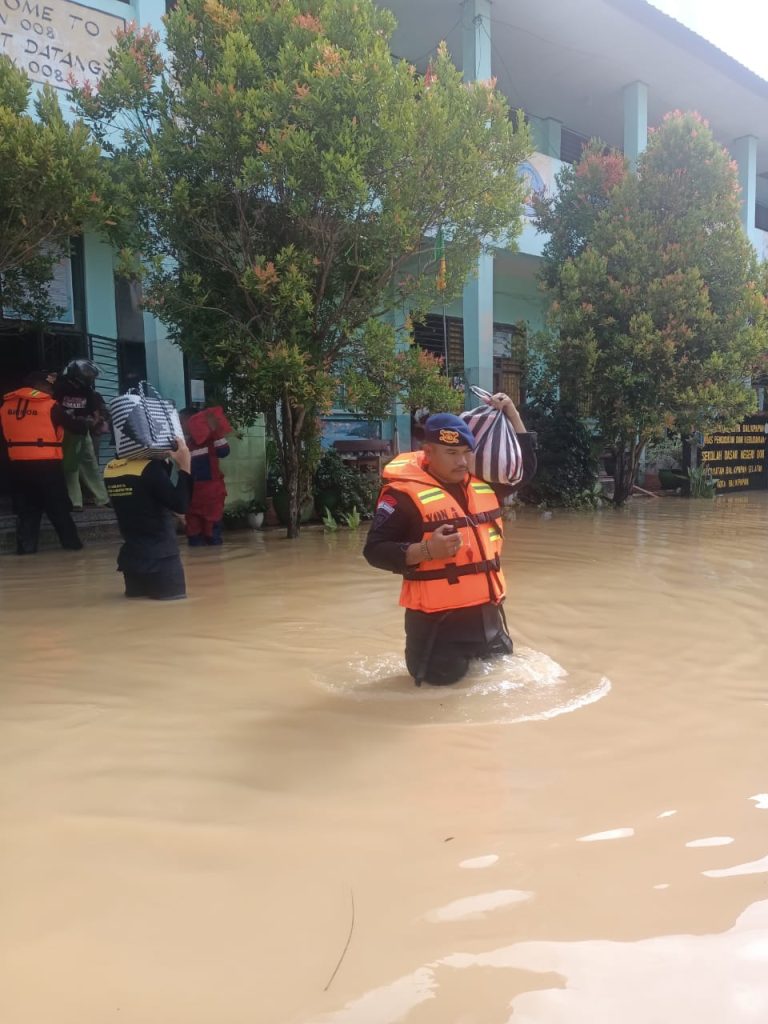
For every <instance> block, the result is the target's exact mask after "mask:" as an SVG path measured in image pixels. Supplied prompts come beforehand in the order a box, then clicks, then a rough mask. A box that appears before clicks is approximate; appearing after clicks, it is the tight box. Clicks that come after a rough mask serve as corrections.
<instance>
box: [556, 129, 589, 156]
mask: <svg viewBox="0 0 768 1024" xmlns="http://www.w3.org/2000/svg"><path fill="white" fill-rule="evenodd" d="M588 142H589V137H588V136H587V135H579V133H578V132H574V131H571V129H570V128H563V129H562V131H561V133H560V159H561V160H562V161H563V162H564V163H566V164H577V163H578V162H579V160H580V159H581V154H582V150H583V149H584V147H585V146H586V144H587V143H588Z"/></svg>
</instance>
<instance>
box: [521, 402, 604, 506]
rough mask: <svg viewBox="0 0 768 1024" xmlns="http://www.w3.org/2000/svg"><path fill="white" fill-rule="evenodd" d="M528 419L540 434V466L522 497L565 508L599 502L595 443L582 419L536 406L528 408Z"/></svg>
mask: <svg viewBox="0 0 768 1024" xmlns="http://www.w3.org/2000/svg"><path fill="white" fill-rule="evenodd" d="M525 422H526V425H527V427H528V429H529V430H532V431H536V433H537V434H538V450H537V460H538V468H537V470H536V475H535V477H534V478H533V480H532V481H531V482H530V483H529V484H527V485H526V486H525V487H524V488H522V489H521V491H520V492H519V496H520V498H521V499H522V500H523V501H525V502H527V503H529V504H533V505H559V506H563V507H565V508H584V507H590V506H591V507H594V506H595V505H597V504H599V502H600V494H601V492H600V488H599V487H597V486H596V483H597V453H596V450H595V448H596V446H595V441H594V438H593V437H592V435H591V433H590V431H589V429H588V428H587V427H586V426H585V424H584V422H583V420H581V419H580V418H579V417H578V416H576V415H575V414H574V413H571V412H566V411H564V410H562V409H560V408H558V407H553V408H551V409H548V408H544V407H543V406H533V407H531V408H529V409H527V410H526V412H525Z"/></svg>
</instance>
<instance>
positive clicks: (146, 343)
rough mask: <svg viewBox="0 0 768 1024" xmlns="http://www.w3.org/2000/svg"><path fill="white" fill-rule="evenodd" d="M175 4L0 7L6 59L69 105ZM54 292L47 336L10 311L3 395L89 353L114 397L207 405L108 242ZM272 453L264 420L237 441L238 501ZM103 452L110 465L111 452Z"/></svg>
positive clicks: (75, 256) (99, 243)
mask: <svg viewBox="0 0 768 1024" xmlns="http://www.w3.org/2000/svg"><path fill="white" fill-rule="evenodd" d="M167 6H168V5H167V4H166V0H86V2H75V0H0V53H2V54H6V55H7V56H10V57H11V58H12V59H13V60H14V61H15V63H16V64H17V65H18V66H19V67H21V68H23V69H24V70H25V71H26V72H27V74H28V76H29V78H30V79H31V80H32V81H33V82H35V83H39V84H42V83H46V82H47V83H49V84H50V85H52V86H54V87H55V88H56V89H59V90H60V101H61V103H62V106H63V107H65V98H66V90H67V82H68V79H69V78H70V76H74V77H75V78H76V79H77V80H79V81H83V80H85V79H88V80H90V81H92V82H93V81H97V80H98V78H99V77H100V75H101V72H102V68H103V67H104V63H105V60H106V57H107V52H108V50H109V48H110V46H111V45H112V43H113V40H114V33H115V31H116V30H118V29H120V28H124V27H125V26H126V25H127V24H128V23H129V22H136V23H137V24H139V25H149V26H151V27H152V28H154V29H156V30H158V31H160V30H162V18H163V15H164V14H165V13H166V8H167ZM52 289H53V292H54V296H53V297H54V301H55V304H56V305H57V306H59V307H61V308H62V309H63V310H64V312H63V313H62V314H61V318H60V320H59V321H58V322H56V323H50V324H48V325H47V327H46V329H45V330H38V329H32V328H30V329H25V324H24V323H23V322H18V321H15V320H14V316H13V311H12V310H2V312H0V316H2V319H3V320H4V321H5V323H4V324H2V323H0V328H2V327H5V328H11V330H10V331H5V332H3V333H4V338H3V344H2V345H1V346H0V394H2V393H3V392H5V391H7V390H9V389H10V388H12V387H15V386H17V385H18V384H19V383H20V381H21V379H22V378H23V376H24V375H25V374H26V373H28V372H29V371H30V370H33V369H43V368H44V369H55V370H58V369H61V368H62V367H63V366H64V365H65V364H66V363H67V362H68V361H69V360H70V359H72V358H75V357H77V356H90V357H91V358H93V359H94V361H95V362H96V363H97V365H98V366H99V369H100V371H101V374H100V377H99V385H98V386H99V390H100V391H101V393H102V394H103V395H104V397H105V398H107V399H109V398H111V397H113V396H114V395H116V394H118V393H120V392H121V391H124V390H126V389H127V388H128V387H129V386H132V385H133V384H135V383H136V382H138V381H139V380H144V379H146V380H148V381H149V382H150V383H151V384H153V385H154V386H155V387H156V388H157V389H158V391H160V393H161V394H162V395H163V396H164V397H166V398H169V399H171V400H172V401H174V402H175V403H176V405H177V406H178V407H179V408H182V407H184V406H185V405H187V404H189V403H190V402H197V403H198V404H201V403H204V401H205V379H204V372H200V370H199V368H197V367H194V366H193V367H191V368H190V367H188V366H187V365H186V362H185V359H184V356H183V354H182V351H181V349H180V348H179V347H178V346H177V345H175V344H173V343H172V342H171V341H169V339H168V333H167V330H166V328H165V326H164V325H163V323H162V322H161V321H159V320H158V319H157V318H156V317H154V316H152V315H151V314H149V313H146V312H144V311H143V309H142V304H141V298H142V296H141V289H140V285H139V284H138V283H137V282H131V281H128V280H126V279H125V278H121V277H118V276H117V275H116V274H115V253H114V252H113V250H112V248H111V246H110V245H109V244H108V243H107V242H105V241H104V240H103V239H102V238H100V237H99V236H98V235H96V234H94V233H88V232H87V233H86V234H85V235H84V236H83V237H82V238H81V239H76V240H74V242H73V247H72V253H71V258H69V259H65V260H63V261H62V262H61V264H60V265H59V266H58V267H57V272H56V277H55V279H54V281H53V284H52ZM264 447H265V446H264V428H263V424H261V423H258V424H256V425H255V426H253V427H252V428H251V429H249V430H247V431H245V432H244V435H243V437H242V438H238V439H236V440H234V443H233V446H232V448H233V451H232V456H231V457H230V459H229V460H228V462H227V464H226V467H227V470H228V472H227V476H228V478H229V491H230V497H231V498H234V499H236V500H239V499H249V498H252V497H253V496H254V495H256V496H257V497H259V498H261V497H263V493H264V483H265V479H266V471H265V456H264ZM101 454H102V458H103V459H106V458H108V457H109V455H110V449H109V447H108V446H106V445H103V446H102V453H101Z"/></svg>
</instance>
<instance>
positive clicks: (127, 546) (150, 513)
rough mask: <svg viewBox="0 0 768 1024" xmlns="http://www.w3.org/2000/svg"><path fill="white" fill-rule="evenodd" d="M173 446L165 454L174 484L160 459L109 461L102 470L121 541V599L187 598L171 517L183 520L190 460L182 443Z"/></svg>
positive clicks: (118, 562) (190, 465)
mask: <svg viewBox="0 0 768 1024" xmlns="http://www.w3.org/2000/svg"><path fill="white" fill-rule="evenodd" d="M176 443H177V446H178V447H177V448H176V451H173V452H171V453H170V458H171V459H172V460H173V462H175V463H176V466H177V468H178V471H179V475H178V480H177V482H176V483H175V484H173V483H172V482H171V477H170V468H171V467H170V465H169V463H168V462H167V461H166V460H165V459H164V458H154V459H113V460H112V462H110V463H109V464H108V465H107V466H106V468H105V470H104V479H105V483H106V487H107V494H108V495H109V498H110V501H111V502H112V505H113V507H114V510H115V514H116V516H117V521H118V524H119V526H120V532H121V534H122V536H123V545H122V547H121V548H120V552H119V554H118V558H117V568H118V571H119V572H121V573H122V574H123V577H124V579H125V596H126V597H149V598H153V599H154V600H156V601H174V600H178V599H179V598H182V597H186V595H187V589H186V581H185V578H184V567H183V565H182V564H181V557H180V555H179V544H178V541H177V539H176V520H175V518H174V514H175V515H183V514H184V513H185V512H186V510H187V507H188V505H189V499H190V497H191V494H192V475H191V469H192V459H191V456H190V453H189V448H187V445H186V444H185V442H184V439H183V438H177V439H176Z"/></svg>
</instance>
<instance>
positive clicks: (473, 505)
mask: <svg viewBox="0 0 768 1024" xmlns="http://www.w3.org/2000/svg"><path fill="white" fill-rule="evenodd" d="M423 467H424V453H423V452H410V453H408V454H406V455H399V456H397V457H396V458H395V459H393V460H392V462H390V463H388V464H387V465H386V466H385V467H384V472H383V477H384V485H385V488H387V489H389V490H394V491H398V492H400V493H402V494H407V495H408V497H409V498H410V499H411V500H412V501H413V503H414V505H415V506H416V508H417V509H418V510H419V512H420V513H421V517H422V530H423V533H424V536H425V539H426V540H427V543H429V536H430V534H431V533H432V532H434V531H435V530H436V529H438V527H440V526H445V525H453V526H455V527H456V529H457V530H458V532H459V533H460V534H461V541H462V544H461V547H460V548H459V551H458V553H457V555H456V557H455V559H453V560H451V561H447V560H441V559H432V560H429V561H425V562H420V563H419V564H418V565H415V566H409V567H408V568H407V569H406V573H405V575H404V577H403V587H402V590H401V593H400V604H401V605H403V606H404V607H406V608H411V609H413V610H415V611H422V612H429V613H432V612H444V611H452V610H454V609H457V608H470V607H473V606H475V605H480V604H488V603H489V602H492V603H494V604H497V603H499V602H500V601H501V600H502V598H503V597H504V594H505V584H504V574H503V573H502V571H501V563H500V556H501V547H502V540H503V534H502V529H501V523H500V519H501V509H500V508H499V502H498V498H497V497H496V493H495V492H494V490H493V488H492V487H490V486H489V485H488V484H487V483H485V482H484V481H483V480H478V479H477V478H476V477H470V479H469V482H468V486H467V492H466V493H467V504H468V512H467V513H464V512H463V511H461V510H458V509H456V502H455V500H454V499H453V498H452V497H451V495H450V494H448V493H447V492H446V491H444V490H443V489H442V487H441V486H440V483H439V481H437V480H435V478H434V477H431V476H430V475H429V474H428V473H427V472H426V471H425V470H424V468H423ZM457 512H458V513H459V514H457Z"/></svg>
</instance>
